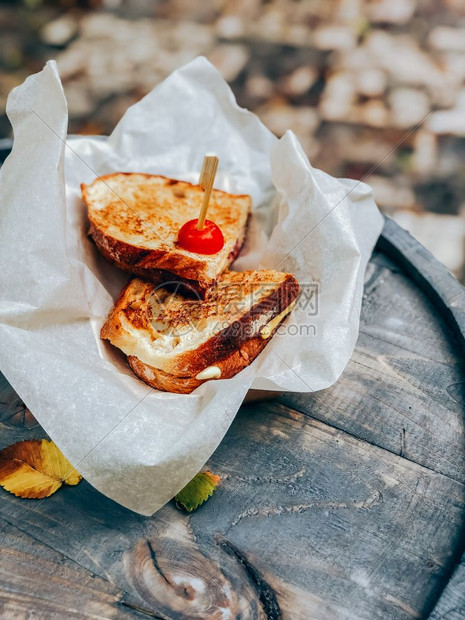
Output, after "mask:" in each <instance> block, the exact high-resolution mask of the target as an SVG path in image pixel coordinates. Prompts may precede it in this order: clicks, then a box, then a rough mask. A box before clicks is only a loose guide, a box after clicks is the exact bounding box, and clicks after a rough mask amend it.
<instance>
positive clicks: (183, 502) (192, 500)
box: [174, 471, 221, 512]
mask: <svg viewBox="0 0 465 620" xmlns="http://www.w3.org/2000/svg"><path fill="white" fill-rule="evenodd" d="M220 480H221V478H220V477H219V476H216V475H215V474H212V472H211V471H203V472H201V473H200V474H197V475H196V476H194V478H192V480H191V481H190V482H189V483H188V484H186V486H185V487H184V488H183V489H182V491H179V493H178V494H177V495H176V496H175V498H174V499H175V500H176V504H177V506H178V508H179V507H181V508H184V509H185V510H187V512H192V511H193V510H195V509H196V508H198V507H199V506H200V505H201V504H203V503H204V502H206V501H207V499H208V498H209V497H211V496H212V495H213V491H214V490H215V489H216V487H217V486H218V484H219V482H220Z"/></svg>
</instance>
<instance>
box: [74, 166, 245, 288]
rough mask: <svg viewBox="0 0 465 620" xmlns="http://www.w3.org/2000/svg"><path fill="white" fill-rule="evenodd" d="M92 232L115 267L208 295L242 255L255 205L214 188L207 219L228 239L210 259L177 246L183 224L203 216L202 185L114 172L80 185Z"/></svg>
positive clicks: (158, 282)
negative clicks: (252, 209) (222, 274)
mask: <svg viewBox="0 0 465 620" xmlns="http://www.w3.org/2000/svg"><path fill="white" fill-rule="evenodd" d="M81 191H82V197H83V199H84V202H85V203H86V205H87V213H88V218H89V224H90V226H89V233H90V235H91V236H92V238H93V239H94V241H95V243H96V245H97V247H98V249H99V250H100V252H101V253H102V254H103V256H104V257H105V258H106V259H107V260H108V261H109V262H111V263H113V264H115V265H116V266H117V267H119V268H121V269H123V270H125V271H128V272H130V273H132V274H134V275H137V276H140V277H143V278H146V279H148V280H150V281H151V282H154V283H155V284H160V283H168V282H171V283H173V282H175V283H180V284H181V285H182V286H183V288H184V292H186V291H187V292H189V291H190V292H193V293H194V294H197V295H200V296H201V297H205V295H206V293H207V292H208V290H209V289H210V288H211V287H212V286H213V285H214V283H215V281H216V280H217V278H218V277H219V276H220V275H221V273H223V272H224V271H225V270H226V269H227V267H228V266H229V265H230V264H231V263H232V262H233V261H234V260H235V259H236V257H237V256H238V254H239V252H240V249H241V247H242V244H243V243H244V239H245V232H246V226H247V221H248V217H249V214H250V210H251V205H252V201H251V198H250V196H248V195H245V194H244V195H235V194H228V193H226V192H222V191H220V190H213V191H212V194H211V197H210V203H209V209H208V219H210V220H212V221H213V222H215V224H217V225H218V226H219V227H220V229H221V232H222V233H223V237H224V246H223V248H222V249H221V250H220V251H219V252H217V253H216V254H212V255H202V254H197V253H194V252H189V251H188V250H185V249H183V248H181V247H180V246H179V244H178V241H177V238H178V232H179V230H180V228H181V227H182V225H183V224H185V223H186V222H187V221H189V220H192V219H195V218H197V217H198V215H199V211H200V206H201V203H202V199H203V195H204V192H203V190H202V189H201V188H200V186H198V185H192V184H191V183H186V182H184V181H177V180H175V179H168V178H166V177H163V176H154V175H149V174H141V173H123V172H120V173H115V174H109V175H105V176H101V177H98V178H97V179H95V180H94V181H93V182H92V183H91V184H89V185H85V184H82V185H81Z"/></svg>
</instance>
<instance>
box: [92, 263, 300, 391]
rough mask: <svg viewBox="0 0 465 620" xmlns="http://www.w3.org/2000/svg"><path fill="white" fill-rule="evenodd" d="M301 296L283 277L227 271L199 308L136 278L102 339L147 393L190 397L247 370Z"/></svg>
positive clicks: (272, 273) (293, 281)
mask: <svg viewBox="0 0 465 620" xmlns="http://www.w3.org/2000/svg"><path fill="white" fill-rule="evenodd" d="M299 290H300V289H299V285H298V283H297V280H296V279H295V278H294V276H293V275H291V274H288V273H280V272H277V271H248V272H243V273H240V272H232V271H226V272H225V273H223V274H222V275H221V276H220V277H219V278H218V281H217V283H216V285H215V286H214V287H213V289H212V290H211V291H210V293H209V295H208V298H207V300H206V301H202V300H200V299H192V298H189V297H186V296H185V295H183V294H181V293H179V292H175V291H170V290H168V289H167V288H166V287H164V286H161V285H158V286H157V285H154V284H153V283H151V282H147V281H144V280H141V279H139V278H134V279H133V280H131V282H129V284H128V285H127V286H126V288H125V289H124V290H123V291H122V292H121V294H120V296H119V298H118V300H117V301H116V304H115V307H114V308H113V310H112V311H111V313H110V315H109V317H108V319H107V321H106V323H105V324H104V326H103V327H102V330H101V337H102V338H103V339H107V340H109V341H110V342H111V343H112V344H113V345H114V346H116V347H118V348H119V349H121V350H122V351H123V352H124V353H125V354H126V356H127V359H128V362H129V365H130V366H131V368H132V369H133V371H134V372H135V373H136V375H138V376H139V377H140V378H141V379H142V380H143V381H145V383H147V384H148V385H150V386H152V387H154V388H157V389H160V390H164V391H168V392H179V393H189V392H192V390H194V389H195V388H196V387H198V386H199V385H201V384H202V383H204V382H205V381H208V380H211V379H227V378H230V377H232V376H234V375H235V374H237V373H238V372H239V371H240V370H242V369H243V368H245V367H246V366H248V365H249V364H250V363H251V362H252V361H253V360H254V359H255V358H256V357H257V355H258V354H259V353H260V352H261V351H262V350H263V348H264V347H265V346H266V344H267V343H268V342H269V341H270V338H271V337H272V336H273V334H274V333H275V331H276V330H277V328H278V326H279V325H280V323H281V322H282V321H283V320H284V319H285V317H286V316H287V315H288V314H289V312H290V311H291V310H292V308H293V306H294V303H295V300H296V298H297V296H298V294H299Z"/></svg>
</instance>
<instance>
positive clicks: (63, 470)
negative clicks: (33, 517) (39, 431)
mask: <svg viewBox="0 0 465 620" xmlns="http://www.w3.org/2000/svg"><path fill="white" fill-rule="evenodd" d="M81 480H82V476H81V475H80V474H79V473H78V472H77V471H76V470H75V469H74V468H73V466H72V465H71V463H70V462H69V461H68V459H67V458H65V457H64V456H63V454H62V453H61V452H60V450H58V448H57V447H56V445H55V444H54V443H53V441H48V440H47V439H28V440H26V441H20V442H18V443H15V444H13V445H12V446H9V447H8V448H5V449H4V450H2V451H0V485H1V486H2V487H3V488H4V489H5V490H6V491H9V492H10V493H13V495H16V496H17V497H26V498H29V499H42V498H43V497H48V496H49V495H52V493H55V491H57V490H58V489H59V488H60V487H61V485H62V484H63V483H65V484H69V485H75V484H78V482H80V481H81Z"/></svg>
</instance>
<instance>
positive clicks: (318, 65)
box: [0, 0, 465, 281]
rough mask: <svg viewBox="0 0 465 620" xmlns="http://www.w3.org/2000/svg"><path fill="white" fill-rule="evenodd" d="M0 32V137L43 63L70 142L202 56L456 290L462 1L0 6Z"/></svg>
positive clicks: (149, 0) (162, 0)
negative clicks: (366, 201)
mask: <svg viewBox="0 0 465 620" xmlns="http://www.w3.org/2000/svg"><path fill="white" fill-rule="evenodd" d="M0 32H1V37H0V137H7V136H9V135H10V132H11V129H10V125H9V122H8V119H7V118H6V116H5V113H4V109H5V104H6V98H7V95H8V92H9V91H10V90H11V89H12V88H13V87H14V86H16V85H17V84H19V83H21V82H22V81H23V80H24V78H25V77H26V76H27V75H29V74H30V73H34V72H36V71H39V70H40V69H41V68H42V66H43V64H44V62H45V61H46V60H47V59H49V58H55V59H56V60H57V62H58V66H59V70H60V74H61V77H62V80H63V83H64V88H65V92H66V95H67V98H68V103H69V112H70V127H69V131H70V133H86V134H96V133H101V134H108V133H109V132H111V131H112V129H113V127H114V126H115V124H116V123H117V122H118V120H119V119H120V117H121V115H122V114H123V113H124V111H125V110H126V108H127V107H128V106H129V105H131V104H132V103H133V102H135V101H137V100H138V99H139V98H140V97H142V96H143V95H144V94H145V93H147V92H148V91H149V90H151V89H152V88H153V86H155V85H156V84H157V83H158V82H160V81H161V80H162V79H163V78H164V77H166V76H167V75H168V74H169V73H171V72H172V71H173V70H174V69H176V68H177V67H179V66H180V65H182V64H184V63H186V62H188V61H189V60H191V59H192V58H194V57H195V56H197V55H199V54H203V55H205V56H207V58H209V59H210V60H211V61H212V62H213V63H214V64H215V65H216V66H217V67H218V69H219V70H220V71H221V72H222V74H223V76H224V77H225V79H226V80H227V81H228V82H229V84H230V85H231V87H232V89H233V91H234V92H235V94H236V97H237V99H238V102H239V104H240V105H242V106H245V107H247V108H249V109H251V110H253V111H254V112H256V113H257V114H258V116H259V117H260V118H261V119H262V121H263V122H264V123H265V124H266V125H267V126H268V127H269V128H270V129H271V130H272V131H274V132H275V133H276V134H277V135H278V136H279V135H282V134H283V133H284V132H285V131H286V129H288V128H289V129H292V130H293V131H294V132H295V133H296V134H297V135H298V137H299V138H300V140H301V142H302V144H303V146H304V148H305V150H306V152H307V154H308V156H309V158H310V160H311V162H312V164H313V165H314V166H316V167H319V168H322V169H323V170H325V171H326V172H328V173H330V174H332V175H335V176H344V177H352V178H358V179H361V178H365V181H366V182H367V183H369V184H370V185H372V187H373V188H374V192H375V197H376V200H377V202H378V205H379V206H380V207H381V209H382V210H383V211H384V212H386V213H388V214H389V215H391V216H392V217H394V218H395V219H396V220H397V221H398V222H399V223H400V224H401V225H403V226H404V227H405V228H407V229H408V230H410V231H411V232H412V234H414V236H416V237H417V238H418V239H419V240H420V241H421V242H422V243H424V244H425V245H426V246H427V247H428V248H429V249H430V250H431V251H432V252H433V253H434V254H435V255H436V256H437V257H438V258H439V259H440V260H441V261H442V262H444V263H445V264H446V265H447V266H448V267H449V268H450V269H451V270H452V271H453V272H454V273H455V274H456V275H457V276H458V277H459V278H461V279H462V281H464V280H465V267H464V263H465V0H234V1H232V0H54V1H52V0H48V1H46V0H17V1H11V0H10V1H9V2H8V1H5V0H3V1H2V0H0Z"/></svg>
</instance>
